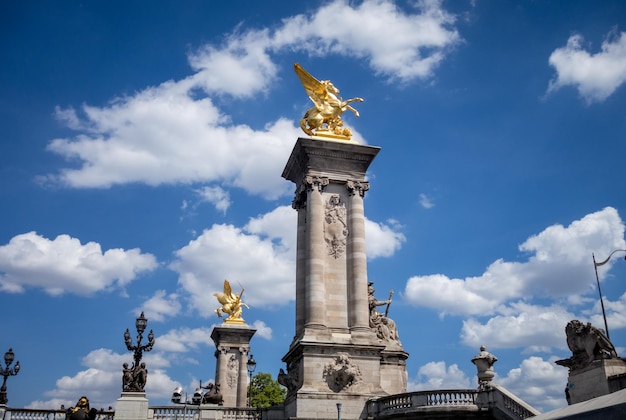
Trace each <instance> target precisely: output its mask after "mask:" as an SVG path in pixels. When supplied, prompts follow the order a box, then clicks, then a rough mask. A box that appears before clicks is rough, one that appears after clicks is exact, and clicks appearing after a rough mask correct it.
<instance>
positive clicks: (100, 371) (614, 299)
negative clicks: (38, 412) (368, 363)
mask: <svg viewBox="0 0 626 420" xmlns="http://www.w3.org/2000/svg"><path fill="white" fill-rule="evenodd" d="M624 31H626V4H624V2H620V1H568V2H561V1H518V2H513V1H481V0H477V1H466V2H464V1H454V2H453V1H443V2H438V1H422V2H417V1H416V2H412V1H398V2H395V3H394V2H391V1H383V0H378V1H353V2H347V1H337V0H336V1H309V2H306V3H304V2H293V1H273V2H271V6H270V5H269V3H267V2H261V1H231V2H209V1H186V2H173V1H163V2H158V4H157V3H154V2H148V1H135V2H122V1H107V2H103V1H102V2H98V1H96V2H78V1H66V2H63V3H62V4H60V3H52V2H43V1H42V2H21V1H5V2H2V3H1V4H0V51H1V53H2V54H1V57H2V65H1V66H0V123H1V125H2V128H3V130H2V135H0V196H1V197H2V206H0V216H1V218H2V223H1V224H0V308H1V309H0V310H1V314H2V318H3V320H4V321H3V322H2V334H1V336H2V339H1V340H0V351H2V352H4V351H6V350H8V348H9V347H12V348H13V350H14V352H15V354H16V358H17V359H18V360H19V361H20V363H21V366H22V370H21V371H20V373H19V375H18V376H16V377H12V378H10V379H9V383H8V394H9V405H10V406H14V407H21V406H28V407H43V408H55V407H59V406H60V405H61V404H65V405H66V406H67V405H68V404H73V403H75V402H76V400H77V399H78V398H79V397H80V396H81V395H87V396H88V397H89V398H90V399H91V401H92V405H93V406H96V407H106V406H108V405H113V404H114V403H115V400H116V399H117V398H118V397H119V394H120V391H121V367H122V363H124V362H129V361H130V360H131V354H130V352H128V351H127V350H126V349H125V347H124V341H123V332H124V330H125V329H126V328H131V330H132V329H133V328H134V320H135V318H136V317H137V316H138V315H139V313H140V312H141V311H144V312H145V314H146V317H147V318H148V319H149V321H148V327H149V328H152V329H154V332H155V335H156V345H155V347H154V350H153V351H152V352H150V353H148V354H146V356H145V361H146V363H147V365H148V369H149V372H150V373H149V377H148V384H147V387H146V391H147V395H148V398H149V400H150V403H151V404H154V405H156V404H166V403H167V402H168V400H169V397H170V395H171V391H172V390H173V389H174V388H175V387H176V386H178V385H181V386H183V387H184V388H185V389H187V390H188V391H189V392H192V391H193V389H194V388H195V386H196V385H197V384H198V381H200V380H202V381H203V382H206V381H209V380H212V379H213V376H214V372H215V359H214V356H213V351H214V346H213V343H212V341H211V339H210V332H211V328H212V327H213V326H214V325H217V324H218V323H219V320H218V319H217V317H216V316H215V315H214V313H213V310H214V309H215V308H216V307H217V302H216V300H215V298H214V297H213V296H212V294H213V293H214V292H216V291H220V290H221V288H222V282H223V280H224V279H228V280H230V281H231V283H232V284H241V285H243V286H244V287H245V288H246V292H245V297H246V301H247V303H248V304H249V305H250V310H247V311H245V312H244V318H245V320H246V322H247V323H248V324H249V325H251V326H253V327H255V328H257V330H258V331H257V333H256V335H255V337H254V338H253V340H252V343H251V344H252V351H253V354H254V356H255V359H256V360H257V362H258V367H257V371H261V372H269V373H271V374H272V375H273V376H274V377H275V376H276V374H277V372H278V370H279V369H280V368H281V367H283V368H284V365H283V364H282V362H281V360H280V359H281V357H282V356H283V355H284V354H285V353H286V352H287V350H288V346H289V343H290V342H291V339H292V337H293V334H294V327H295V321H294V297H295V292H294V277H295V248H294V245H295V223H296V219H295V212H294V211H293V210H292V209H291V200H292V198H293V193H294V188H293V185H291V184H290V183H289V182H287V181H285V180H284V179H282V178H281V176H280V175H281V173H282V169H283V167H284V165H285V163H286V161H287V158H288V156H289V154H290V152H291V149H292V147H293V145H294V144H295V141H296V139H297V138H298V136H303V135H304V134H303V133H302V132H300V130H299V128H298V122H299V119H300V118H301V117H302V115H303V114H304V111H305V110H306V109H307V108H308V107H309V106H310V102H309V99H308V98H307V97H306V94H305V92H304V89H303V88H302V86H301V84H300V82H299V80H298V79H297V77H296V75H295V73H294V72H293V63H294V62H299V63H300V64H302V65H303V67H304V68H305V69H307V70H308V71H309V72H311V73H312V74H313V75H314V76H316V77H317V78H319V79H330V80H332V81H333V83H334V84H335V85H336V86H337V87H338V88H339V89H341V94H342V96H343V97H344V98H349V97H355V96H360V97H363V98H364V99H365V102H363V103H359V104H357V106H356V108H357V109H358V110H359V112H360V114H361V117H360V118H358V119H357V118H355V117H354V116H352V115H346V117H345V121H346V125H348V126H349V127H351V129H352V131H353V132H354V133H355V134H354V141H357V142H360V143H363V144H369V145H374V146H379V147H381V148H382V150H381V152H380V153H379V154H378V156H377V158H376V160H375V161H374V163H373V164H372V166H371V167H370V170H369V172H368V179H369V181H370V185H371V188H370V190H369V191H368V192H367V194H366V197H365V213H366V218H367V226H366V228H367V229H366V235H367V248H368V276H369V280H371V281H374V282H375V287H376V289H377V294H378V297H379V298H380V299H384V298H386V296H387V294H388V291H389V290H391V289H393V290H394V292H395V294H394V300H393V304H392V306H391V308H390V316H391V317H392V318H393V319H394V320H395V321H396V323H397V325H398V328H399V333H400V338H401V341H402V343H403V346H404V348H405V350H406V351H407V352H409V353H410V357H409V359H408V362H407V369H408V374H409V389H410V390H421V389H441V388H474V387H475V386H476V385H477V383H476V374H475V367H474V366H473V365H472V364H471V361H470V360H471V358H472V357H473V356H474V355H475V354H477V353H478V351H479V347H480V345H482V344H484V345H486V346H487V348H488V350H489V351H491V352H492V353H493V354H495V355H496V356H497V357H498V359H499V360H498V362H497V363H496V365H495V369H496V372H497V377H496V379H495V380H496V382H498V383H500V384H502V385H504V386H505V387H507V388H508V389H510V390H511V391H513V392H515V393H517V394H518V395H520V396H521V397H522V398H524V399H525V400H526V401H528V402H529V403H531V404H532V405H534V406H535V407H537V408H538V409H541V410H544V411H545V410H550V409H553V408H556V407H560V406H563V405H565V399H564V394H563V389H564V387H565V384H566V380H567V370H566V369H565V368H562V367H559V366H557V365H555V364H554V360H557V359H561V358H565V357H568V356H569V355H570V352H569V350H568V349H567V345H566V342H565V334H564V328H565V325H566V323H567V322H568V321H569V320H571V319H580V320H582V321H584V322H588V321H590V322H592V323H593V324H594V325H596V326H598V327H602V326H603V321H602V313H601V310H600V305H599V299H598V291H597V289H596V286H595V276H594V272H593V264H592V253H595V255H596V257H597V259H604V258H606V256H608V255H609V253H610V252H611V251H612V250H614V249H626V242H625V240H624V219H623V218H624V217H626V216H625V215H626V194H625V187H624V185H623V182H624V179H626V165H624V157H625V156H626V142H625V141H624V139H625V137H626V118H625V112H626V111H625V110H626V88H625V87H624V86H623V85H624V82H626V32H624ZM622 255H623V254H620V253H617V254H616V255H615V257H614V258H613V259H612V260H611V261H610V262H609V263H608V264H607V265H605V266H602V267H600V268H599V274H600V278H601V281H602V283H601V286H602V292H603V295H604V296H605V300H604V303H605V306H606V309H607V315H608V325H609V330H610V335H611V339H612V341H613V343H614V344H615V346H616V347H617V348H618V353H620V354H623V352H624V351H626V334H625V331H626V282H625V280H626V262H625V261H623V259H622Z"/></svg>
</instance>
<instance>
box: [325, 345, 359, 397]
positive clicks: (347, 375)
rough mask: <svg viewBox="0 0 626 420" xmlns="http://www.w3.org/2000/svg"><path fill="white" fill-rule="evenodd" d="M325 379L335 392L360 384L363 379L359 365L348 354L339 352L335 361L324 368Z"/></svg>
mask: <svg viewBox="0 0 626 420" xmlns="http://www.w3.org/2000/svg"><path fill="white" fill-rule="evenodd" d="M324 379H325V380H326V383H327V384H328V387H329V388H330V389H331V390H333V391H334V392H339V391H342V390H344V389H346V388H349V387H351V386H353V385H356V384H358V383H359V382H361V380H362V379H363V376H362V375H361V370H360V369H359V366H358V365H357V364H356V363H354V362H353V361H352V360H351V359H350V356H348V355H347V354H339V355H338V356H337V357H335V361H334V363H329V364H327V365H326V367H325V368H324Z"/></svg>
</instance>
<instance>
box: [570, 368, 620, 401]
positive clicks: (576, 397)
mask: <svg viewBox="0 0 626 420" xmlns="http://www.w3.org/2000/svg"><path fill="white" fill-rule="evenodd" d="M624 374H626V360H624V359H622V358H614V359H602V360H594V361H593V362H591V363H589V364H588V365H587V366H585V367H583V368H578V369H571V370H570V373H569V377H568V380H567V389H568V391H569V396H570V403H571V404H576V403H579V402H582V401H587V400H590V399H592V398H596V397H599V396H602V395H606V394H609V393H611V392H613V391H615V389H611V386H610V380H609V378H611V377H616V376H618V375H624Z"/></svg>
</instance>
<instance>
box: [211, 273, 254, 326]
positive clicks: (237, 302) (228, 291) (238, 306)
mask: <svg viewBox="0 0 626 420" xmlns="http://www.w3.org/2000/svg"><path fill="white" fill-rule="evenodd" d="M243 291H244V289H243V287H242V288H241V293H239V294H236V293H233V290H232V288H231V287H230V283H229V282H228V280H224V293H213V296H215V297H216V298H217V301H218V302H219V303H221V304H222V306H221V307H219V308H217V309H216V310H215V313H216V314H217V316H218V317H220V318H221V317H222V313H223V314H225V315H228V318H226V319H225V320H224V323H226V324H243V323H244V321H243V318H242V317H241V313H242V307H243V306H245V307H246V308H248V309H250V308H249V307H248V305H246V304H245V303H243V302H242V301H241V295H243Z"/></svg>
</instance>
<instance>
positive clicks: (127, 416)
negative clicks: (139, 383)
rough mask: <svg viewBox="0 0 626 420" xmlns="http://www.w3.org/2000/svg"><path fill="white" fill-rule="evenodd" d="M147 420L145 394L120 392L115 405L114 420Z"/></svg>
mask: <svg viewBox="0 0 626 420" xmlns="http://www.w3.org/2000/svg"><path fill="white" fill-rule="evenodd" d="M147 418H148V399H147V398H146V393H145V392H122V396H121V397H120V398H118V399H117V403H116V404H115V419H116V420H144V419H147Z"/></svg>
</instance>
